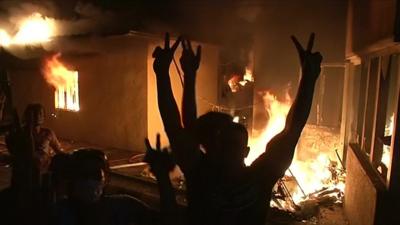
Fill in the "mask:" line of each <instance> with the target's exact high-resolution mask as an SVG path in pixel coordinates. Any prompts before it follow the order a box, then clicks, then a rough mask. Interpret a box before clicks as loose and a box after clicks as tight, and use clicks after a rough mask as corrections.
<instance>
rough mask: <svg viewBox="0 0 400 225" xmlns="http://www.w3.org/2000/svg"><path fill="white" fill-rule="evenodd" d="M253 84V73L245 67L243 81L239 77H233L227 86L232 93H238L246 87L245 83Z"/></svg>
mask: <svg viewBox="0 0 400 225" xmlns="http://www.w3.org/2000/svg"><path fill="white" fill-rule="evenodd" d="M252 82H254V77H253V72H252V71H251V70H250V69H249V68H247V67H246V70H245V74H243V79H241V76H239V75H234V76H232V78H231V79H229V80H228V85H229V87H230V89H231V91H232V92H238V91H239V90H240V88H241V87H244V86H246V84H247V83H252Z"/></svg>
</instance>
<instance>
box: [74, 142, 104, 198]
mask: <svg viewBox="0 0 400 225" xmlns="http://www.w3.org/2000/svg"><path fill="white" fill-rule="evenodd" d="M72 161H73V162H72V165H73V173H72V182H71V190H70V191H71V193H70V196H71V198H72V199H73V200H74V201H76V202H78V203H81V204H91V203H95V202H97V201H98V200H99V199H100V197H101V195H102V194H103V188H104V186H105V183H106V176H107V172H108V170H109V166H108V161H107V157H106V155H105V154H104V153H103V152H102V151H100V150H97V149H80V150H77V151H75V152H74V153H73V154H72Z"/></svg>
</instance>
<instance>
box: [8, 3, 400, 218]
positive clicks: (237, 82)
mask: <svg viewBox="0 0 400 225" xmlns="http://www.w3.org/2000/svg"><path fill="white" fill-rule="evenodd" d="M190 2H191V3H190V4H189V3H188V4H187V5H185V4H183V5H184V6H182V7H183V8H184V9H176V10H177V11H173V12H175V13H176V14H177V15H178V16H179V17H181V19H182V18H187V19H188V21H186V22H182V21H180V20H178V19H176V18H175V19H176V20H175V19H174V18H168V16H166V15H164V14H162V13H159V14H160V15H159V16H160V18H159V19H164V20H166V21H167V22H166V24H163V26H159V27H158V28H157V29H155V28H152V27H151V22H153V21H151V22H149V24H146V25H143V24H141V23H139V22H137V21H138V20H136V21H135V22H132V23H133V24H134V26H132V27H129V26H128V25H125V24H124V23H118V24H117V25H116V23H115V20H116V21H119V22H121V21H122V20H126V19H127V18H131V17H127V16H126V15H127V14H128V13H126V11H125V12H124V13H125V14H124V13H122V12H121V14H120V15H119V16H120V17H121V18H119V19H117V17H118V13H114V14H106V15H109V17H110V18H111V19H112V20H114V21H112V22H110V21H107V23H105V25H104V26H105V27H106V28H104V27H103V28H99V23H91V22H90V23H89V22H87V21H84V23H83V25H82V24H80V25H79V26H78V28H79V29H83V30H85V29H86V30H85V31H84V32H82V31H80V32H77V31H76V30H74V29H72V30H74V31H70V32H66V30H68V29H67V28H69V29H70V28H71V26H72V25H71V24H75V25H76V24H78V22H76V21H72V22H71V21H67V20H65V19H59V18H55V17H54V18H53V17H51V16H49V15H47V14H43V12H39V11H40V10H39V11H32V12H30V13H28V14H26V15H25V17H21V18H19V17H18V18H19V19H17V20H15V21H14V22H15V24H14V25H15V26H14V28H13V29H9V28H7V26H5V27H4V29H3V28H2V27H1V24H0V45H1V46H2V48H3V49H2V51H1V58H0V60H1V62H0V65H1V74H0V78H1V79H0V82H2V81H3V80H5V81H4V82H3V83H7V82H9V84H10V94H8V96H9V97H11V98H10V99H8V100H9V101H10V102H8V103H7V104H8V106H9V108H10V107H11V105H12V106H13V107H16V108H17V109H18V111H19V112H20V113H22V111H23V109H24V108H25V106H26V105H27V104H28V103H32V102H40V103H42V104H43V105H44V107H45V109H46V113H47V117H48V120H47V122H46V123H47V124H46V125H47V126H49V127H51V128H52V129H54V131H55V132H56V133H57V134H58V135H59V136H60V137H61V138H62V139H63V140H64V141H65V142H66V143H69V144H70V145H79V144H84V145H94V146H98V147H100V148H103V149H105V150H106V151H107V152H108V153H110V155H113V154H115V153H116V152H118V154H119V153H120V152H121V151H122V150H123V151H124V154H127V155H128V156H127V158H128V159H126V157H125V158H124V160H121V162H115V166H116V167H114V168H116V169H115V170H114V177H113V179H114V180H113V181H112V182H113V184H116V185H117V186H118V185H119V186H124V188H125V189H124V190H126V189H129V187H128V186H130V185H129V184H130V183H129V182H132V180H129V179H131V178H132V177H134V178H133V179H136V180H134V182H139V183H140V185H142V186H140V185H139V186H140V187H141V188H139V190H135V191H134V192H135V194H136V195H137V196H145V195H154V193H151V194H149V192H150V191H148V190H149V189H154V186H155V185H154V184H153V182H154V181H153V180H151V179H148V177H144V178H143V177H142V176H141V173H142V171H143V167H144V166H143V164H140V163H137V161H135V160H129V158H130V157H131V156H132V155H133V156H134V157H133V158H134V159H139V160H138V161H140V159H142V153H143V152H144V151H145V146H144V145H143V139H144V138H145V137H150V138H151V137H155V136H156V133H159V132H163V130H164V128H163V125H162V122H161V119H160V116H159V111H158V107H157V95H156V81H155V74H154V72H153V67H152V63H153V58H152V51H153V49H154V48H155V47H156V46H157V45H160V44H161V43H162V39H161V37H162V35H160V34H161V33H162V32H161V31H160V30H163V29H164V28H165V29H167V28H170V27H172V26H173V27H176V28H175V29H174V33H175V34H178V33H185V34H190V35H189V36H193V37H194V40H196V43H194V45H197V44H201V45H202V47H203V55H202V62H201V66H200V69H199V72H198V75H197V77H198V81H197V87H196V88H197V93H196V94H197V96H196V98H197V104H198V114H200V115H201V114H203V113H205V112H207V111H210V110H214V111H220V112H225V113H228V114H230V115H232V116H233V117H234V121H235V122H238V123H242V124H244V125H245V126H246V128H247V129H248V131H249V134H250V140H249V146H250V149H251V150H250V154H249V156H248V157H247V158H246V160H245V163H246V164H247V165H249V164H251V163H252V162H253V161H254V160H255V159H256V158H257V157H258V156H259V155H260V154H261V153H262V152H263V151H264V150H265V146H266V144H267V143H268V142H269V141H270V140H271V138H273V137H274V135H276V134H277V133H279V132H280V131H281V130H282V129H283V128H284V125H285V120H286V116H287V114H288V111H289V109H290V106H291V104H292V103H293V101H294V96H295V91H296V88H297V86H298V78H299V75H300V74H299V65H298V64H297V63H296V62H297V59H296V55H295V52H294V50H293V49H292V48H293V47H292V46H291V43H290V41H289V38H288V37H289V35H290V34H296V33H300V36H301V37H305V36H306V34H308V33H309V31H314V32H316V33H317V37H318V39H319V41H318V43H320V44H318V45H320V46H318V48H319V49H321V52H322V53H323V54H324V63H323V64H322V72H321V76H320V78H319V81H318V83H317V85H316V88H315V95H314V102H313V106H312V110H311V114H310V117H309V120H308V123H307V125H306V127H305V129H304V131H303V133H302V137H301V139H300V141H299V143H298V145H297V150H296V154H295V158H294V161H293V163H292V165H291V167H290V169H289V170H288V171H287V172H286V175H285V177H284V178H282V179H281V180H280V181H279V182H278V184H277V185H276V187H275V190H274V193H273V194H274V197H273V200H272V201H271V202H269V203H266V205H271V206H273V207H274V208H277V209H279V210H281V211H284V212H287V213H288V214H290V215H292V214H295V215H296V216H297V219H298V220H299V219H310V218H311V217H316V214H318V212H317V213H314V214H313V213H311V214H310V213H308V212H307V210H308V209H309V208H310V206H311V208H313V209H316V208H317V207H318V205H324V204H330V206H331V205H336V206H337V205H341V204H342V203H343V205H344V211H345V214H346V217H347V218H348V220H349V223H350V225H353V224H354V225H358V224H360V225H367V224H371V225H372V224H385V225H386V224H390V222H386V219H387V215H388V214H387V212H388V211H389V210H388V208H389V209H390V204H389V203H388V199H390V198H393V199H396V200H397V201H399V196H398V190H399V173H398V171H399V168H398V162H397V161H399V153H398V152H399V151H398V148H399V147H398V137H397V136H398V134H397V133H396V132H397V130H398V129H397V127H398V125H397V121H398V105H399V96H398V95H399V79H398V78H399V74H400V73H399V71H398V64H399V62H400V61H399V60H400V59H399V56H398V53H399V48H398V41H399V40H400V37H399V32H400V31H399V30H398V28H399V18H398V17H399V16H398V14H399V12H398V11H399V3H397V1H394V0H393V1H391V0H388V1H382V2H379V1H373V0H368V1H359V0H350V1H344V0H343V1H333V0H328V1H327V4H325V2H324V3H321V2H319V3H316V1H313V0H309V1H307V4H312V7H310V8H309V7H308V6H307V5H303V4H301V3H298V2H296V3H295V2H290V1H288V2H286V1H284V2H278V1H265V2H264V1H251V0H249V1H243V2H240V1H238V2H234V3H226V2H225V3H223V4H222V5H227V6H229V7H228V9H224V10H218V9H219V8H218V7H209V6H215V5H213V4H217V3H212V2H208V1H207V2H206V3H201V2H200V1H190ZM218 4H219V3H218ZM135 6H137V5H135ZM138 7H139V6H138ZM140 7H143V8H146V7H149V6H148V5H146V4H144V3H143V5H140ZM161 7H167V6H165V5H162V6H160V8H161ZM185 7H186V8H185ZM82 8H83V9H82ZM82 8H81V9H80V10H83V11H84V10H85V7H82ZM89 8H90V7H89ZM115 8H118V10H121V8H123V7H120V8H119V7H115ZM149 8H150V7H149ZM167 8H168V7H167ZM113 9H114V8H113ZM146 9H147V8H146ZM168 9H171V8H168ZM187 9H190V10H187ZM114 10H117V9H114ZM154 10H155V9H154ZM171 10H172V9H171ZM179 10H181V11H179ZM121 11H123V10H121ZM128 11H129V10H128ZM155 11H157V10H155ZM161 11H163V10H160V12H161ZM80 12H81V11H80ZM146 12H147V11H146ZM157 12H158V11H157ZM387 12H389V13H387ZM148 13H149V14H151V10H150V11H148ZM153 13H154V12H153ZM100 14H101V13H100ZM100 14H96V13H94V15H96V16H95V17H96V18H100V17H101V16H98V15H100ZM144 14H145V13H138V14H136V15H137V18H139V17H143V18H147V17H145V16H144ZM156 14H157V13H156ZM188 14H191V15H188ZM192 14H193V15H195V16H192ZM91 15H92V14H91ZM101 15H104V14H101ZM288 15H296V18H298V20H296V21H294V19H293V18H291V17H290V16H288ZM153 16H154V15H153ZM77 17H82V18H84V19H86V18H85V17H84V16H82V15H79V16H77ZM191 17H196V18H198V20H199V21H197V20H196V19H193V18H191ZM212 18H219V19H217V20H215V21H214V19H212ZM346 18H347V31H346ZM100 21H105V20H104V18H103V17H102V18H101V20H100ZM143 23H144V22H143ZM186 23H187V24H186ZM113 24H114V25H113ZM121 24H122V25H121ZM188 24H189V25H188ZM381 24H384V26H381ZM91 25H93V26H94V27H93V30H91V29H90V26H91ZM157 25H158V24H157ZM113 26H114V28H115V27H118V29H110V27H111V28H112V27H113ZM100 27H101V26H100ZM126 27H129V29H125V28H126ZM221 27H224V28H225V29H221ZM298 27H303V28H304V29H301V30H299V28H298ZM393 28H395V32H393ZM101 29H105V30H107V31H106V32H102V31H101ZM99 30H100V31H99ZM116 30H117V31H116ZM121 30H123V31H122V32H121ZM210 30H211V31H210ZM163 31H164V30H163ZM346 32H347V40H346ZM367 33H368V34H370V35H366V34H367ZM285 38H286V39H285ZM180 54H181V53H180V50H179V48H178V50H177V53H176V55H175V60H174V63H173V64H172V66H171V68H170V74H171V81H172V88H173V92H174V95H175V98H176V100H177V102H178V103H180V102H181V100H182V99H181V96H182V79H183V77H182V72H181V71H180V67H179V66H178V64H179V63H178V57H179V56H180ZM3 77H6V78H7V79H2V78H3ZM7 84H8V83H7ZM11 100H12V101H11ZM78 143H79V144H78ZM162 143H163V145H168V141H167V139H166V136H165V135H162ZM126 152H128V153H126ZM135 157H137V158H135ZM130 159H132V158H130ZM116 161H118V160H116ZM132 162H133V163H132ZM136 165H139V166H141V167H140V169H138V170H137V171H136V170H134V175H132V174H129V173H131V172H132V170H124V167H129V166H136ZM135 168H136V167H135ZM139 170H140V171H139ZM138 171H139V172H138ZM147 175H148V174H147ZM138 177H139V178H138ZM128 178H129V179H128ZM138 180H139V181H138ZM180 181H182V180H180ZM183 184H184V182H181V183H180V186H179V188H181V189H182V188H183V186H184V185H183ZM181 191H182V190H181ZM182 193H183V191H182ZM182 193H181V194H182ZM182 196H183V194H182ZM182 196H181V195H180V196H179V197H180V200H182V201H181V202H185V199H184V197H182ZM152 197H154V198H157V196H155V195H154V196H152ZM302 213H304V214H307V215H302ZM382 221H383V222H382Z"/></svg>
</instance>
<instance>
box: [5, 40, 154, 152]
mask: <svg viewBox="0 0 400 225" xmlns="http://www.w3.org/2000/svg"><path fill="white" fill-rule="evenodd" d="M50 48H51V49H52V50H53V51H54V52H62V53H63V55H62V58H61V61H63V62H65V63H66V64H67V65H69V66H70V67H72V68H73V69H75V70H77V71H79V98H80V108H81V110H80V111H79V112H68V111H62V110H55V108H54V88H53V87H51V86H49V85H48V84H47V83H46V82H45V81H44V79H43V76H42V75H41V72H40V70H41V68H37V69H36V70H24V71H18V70H14V71H11V72H10V75H11V82H12V85H13V86H12V90H13V95H14V102H15V105H16V107H17V108H18V110H19V111H20V112H22V111H23V109H24V108H25V106H26V105H27V104H28V103H31V102H39V103H42V104H43V105H44V106H45V108H46V111H47V118H46V119H47V121H46V125H47V126H49V127H50V128H52V129H54V131H55V132H56V134H57V135H58V136H59V137H62V138H65V139H71V140H74V141H80V142H84V143H89V144H93V145H96V146H101V147H106V148H120V149H127V150H132V151H144V145H143V139H144V137H145V136H146V134H147V122H146V121H147V102H146V94H147V85H146V84H147V61H146V59H147V40H145V39H143V38H134V37H129V36H118V37H117V36H116V37H104V38H94V37H93V38H90V37H86V38H75V39H74V38H70V39H62V40H58V41H54V43H52V46H50Z"/></svg>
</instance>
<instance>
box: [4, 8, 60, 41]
mask: <svg viewBox="0 0 400 225" xmlns="http://www.w3.org/2000/svg"><path fill="white" fill-rule="evenodd" d="M17 30H18V32H17V33H16V34H15V35H10V34H9V33H8V32H7V31H6V30H4V29H0V45H1V46H4V47H8V46H10V45H35V44H40V43H44V42H48V41H50V40H51V38H52V37H53V36H55V30H56V24H55V20H54V19H52V18H48V17H44V16H42V15H41V14H40V13H33V14H32V15H30V16H28V17H27V18H24V19H22V20H21V21H20V22H19V23H18V24H17Z"/></svg>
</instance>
